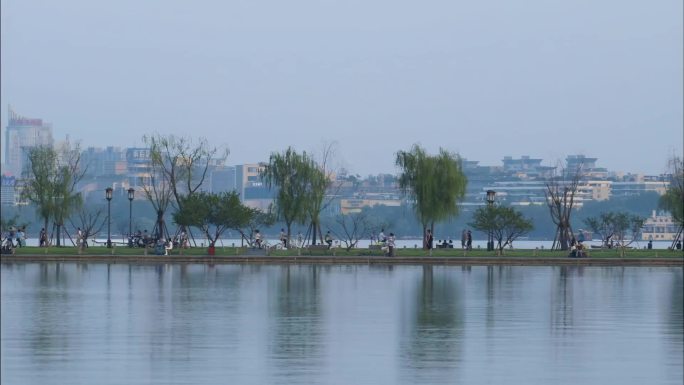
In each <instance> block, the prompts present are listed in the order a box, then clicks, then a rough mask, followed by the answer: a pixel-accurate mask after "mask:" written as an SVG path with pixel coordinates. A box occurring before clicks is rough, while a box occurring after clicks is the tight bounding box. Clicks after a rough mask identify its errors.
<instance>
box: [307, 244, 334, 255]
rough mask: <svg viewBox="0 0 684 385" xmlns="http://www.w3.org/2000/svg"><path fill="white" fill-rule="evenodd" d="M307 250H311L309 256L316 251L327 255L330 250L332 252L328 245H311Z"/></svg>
mask: <svg viewBox="0 0 684 385" xmlns="http://www.w3.org/2000/svg"><path fill="white" fill-rule="evenodd" d="M306 249H307V250H309V255H313V252H314V251H316V252H321V251H322V252H324V253H325V252H327V251H328V250H330V248H329V247H328V245H309V246H307V247H306Z"/></svg>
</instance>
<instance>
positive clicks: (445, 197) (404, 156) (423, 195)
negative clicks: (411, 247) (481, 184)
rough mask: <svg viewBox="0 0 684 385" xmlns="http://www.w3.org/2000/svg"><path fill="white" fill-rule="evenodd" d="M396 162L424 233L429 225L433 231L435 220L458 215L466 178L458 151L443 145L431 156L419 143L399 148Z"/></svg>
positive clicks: (403, 185) (401, 182)
mask: <svg viewBox="0 0 684 385" xmlns="http://www.w3.org/2000/svg"><path fill="white" fill-rule="evenodd" d="M395 163H396V165H397V166H398V167H399V168H400V169H401V174H400V175H399V187H400V188H401V189H402V191H403V192H404V194H405V195H407V196H408V197H409V200H411V201H412V202H413V205H414V209H415V212H416V215H417V217H418V220H419V221H420V223H421V224H422V226H423V234H425V233H426V230H427V229H428V227H429V228H430V231H431V232H432V233H433V234H434V227H435V222H440V221H443V220H446V219H449V218H452V217H455V216H457V215H458V213H459V205H458V202H459V201H461V200H463V197H464V196H465V189H466V184H467V178H466V176H465V175H464V173H463V170H462V168H461V159H460V157H459V156H458V155H457V154H452V153H449V152H448V151H446V150H444V149H441V148H440V150H439V154H438V155H436V156H430V155H428V154H427V153H426V152H425V150H424V149H423V148H421V147H420V146H418V145H417V144H416V145H413V147H412V148H411V150H410V151H399V152H398V153H397V155H396V161H395ZM426 247H427V244H426V243H425V241H423V248H426Z"/></svg>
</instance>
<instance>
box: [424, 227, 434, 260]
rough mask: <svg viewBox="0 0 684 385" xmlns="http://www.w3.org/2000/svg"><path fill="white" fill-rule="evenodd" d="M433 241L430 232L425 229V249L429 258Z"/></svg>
mask: <svg viewBox="0 0 684 385" xmlns="http://www.w3.org/2000/svg"><path fill="white" fill-rule="evenodd" d="M433 240H434V239H433V238H432V231H430V229H427V231H426V233H425V247H426V248H427V250H428V255H430V256H432V242H433Z"/></svg>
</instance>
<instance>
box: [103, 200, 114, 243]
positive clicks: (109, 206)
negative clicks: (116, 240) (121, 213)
mask: <svg viewBox="0 0 684 385" xmlns="http://www.w3.org/2000/svg"><path fill="white" fill-rule="evenodd" d="M113 191H114V190H113V189H112V188H111V187H107V188H106V189H105V198H107V247H108V248H110V249H111V248H112V232H111V227H112V192H113Z"/></svg>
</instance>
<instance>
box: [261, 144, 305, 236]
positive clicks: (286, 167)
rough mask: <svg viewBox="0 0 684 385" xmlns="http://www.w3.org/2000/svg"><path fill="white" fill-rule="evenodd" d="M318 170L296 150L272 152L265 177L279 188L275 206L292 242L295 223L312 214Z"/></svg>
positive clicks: (264, 171)
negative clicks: (313, 189)
mask: <svg viewBox="0 0 684 385" xmlns="http://www.w3.org/2000/svg"><path fill="white" fill-rule="evenodd" d="M314 169H315V166H314V162H313V160H312V159H311V158H310V157H309V156H308V155H307V154H306V152H304V153H302V154H299V153H297V152H296V151H295V150H294V149H292V147H288V148H287V150H285V151H284V152H282V153H272V154H271V156H270V158H269V161H268V164H267V165H266V167H264V169H263V171H262V172H261V177H262V178H263V180H264V182H265V183H266V185H267V186H268V187H274V186H275V187H277V189H278V192H277V194H276V199H275V204H276V213H277V216H278V218H279V219H281V220H283V221H284V222H285V227H286V228H287V238H288V239H291V237H290V235H291V230H292V224H293V223H295V222H297V223H304V221H306V219H307V214H308V213H309V212H310V211H311V205H312V202H311V200H312V199H314V198H312V195H311V194H312V186H311V178H312V173H314V172H313V170H314Z"/></svg>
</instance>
